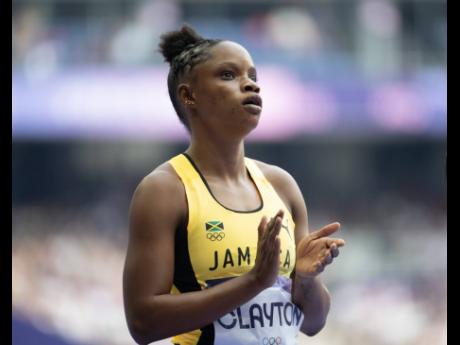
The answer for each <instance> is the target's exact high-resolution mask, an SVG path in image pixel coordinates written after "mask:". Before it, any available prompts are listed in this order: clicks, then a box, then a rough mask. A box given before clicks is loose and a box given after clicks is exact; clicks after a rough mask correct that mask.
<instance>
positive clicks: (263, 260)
mask: <svg viewBox="0 0 460 345" xmlns="http://www.w3.org/2000/svg"><path fill="white" fill-rule="evenodd" d="M283 216H284V212H283V211H282V210H280V211H278V213H277V214H276V216H275V217H274V218H272V219H271V220H270V221H269V222H267V217H265V216H264V217H262V219H261V221H260V224H259V228H258V232H259V237H258V242H257V256H256V262H255V264H254V267H253V268H252V270H251V271H250V272H249V273H250V274H253V275H254V277H255V279H256V282H257V284H259V285H260V286H261V288H267V287H270V286H272V285H273V284H274V283H275V281H276V278H277V277H278V273H279V266H280V239H279V237H278V235H279V233H280V229H281V222H282V221H283Z"/></svg>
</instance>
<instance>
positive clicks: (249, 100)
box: [241, 95, 262, 108]
mask: <svg viewBox="0 0 460 345" xmlns="http://www.w3.org/2000/svg"><path fill="white" fill-rule="evenodd" d="M241 103H242V104H243V105H254V106H257V107H259V108H262V98H261V97H260V96H259V95H252V96H249V97H246V98H245V99H244V100H243V102H241Z"/></svg>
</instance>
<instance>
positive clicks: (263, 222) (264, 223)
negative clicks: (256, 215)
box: [257, 216, 267, 241]
mask: <svg viewBox="0 0 460 345" xmlns="http://www.w3.org/2000/svg"><path fill="white" fill-rule="evenodd" d="M266 226H267V217H265V216H263V217H262V219H261V220H260V223H259V227H258V228H257V232H258V234H259V241H260V240H261V239H262V236H263V234H264V232H265V228H266Z"/></svg>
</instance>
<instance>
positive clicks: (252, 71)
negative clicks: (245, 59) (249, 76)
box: [217, 61, 257, 74]
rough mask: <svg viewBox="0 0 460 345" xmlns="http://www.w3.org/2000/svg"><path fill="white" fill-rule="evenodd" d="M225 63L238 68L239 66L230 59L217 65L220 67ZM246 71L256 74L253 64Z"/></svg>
mask: <svg viewBox="0 0 460 345" xmlns="http://www.w3.org/2000/svg"><path fill="white" fill-rule="evenodd" d="M226 65H227V66H232V67H233V68H235V69H240V66H238V65H237V64H236V63H234V62H231V61H226V62H222V63H220V64H219V65H218V66H217V67H218V68H220V67H222V66H226ZM248 72H249V73H254V74H257V71H256V68H255V67H254V66H251V67H249V69H248Z"/></svg>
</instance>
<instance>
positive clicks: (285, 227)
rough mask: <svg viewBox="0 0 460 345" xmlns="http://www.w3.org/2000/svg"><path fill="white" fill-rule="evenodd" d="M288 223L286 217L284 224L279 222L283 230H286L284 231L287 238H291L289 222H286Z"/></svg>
mask: <svg viewBox="0 0 460 345" xmlns="http://www.w3.org/2000/svg"><path fill="white" fill-rule="evenodd" d="M288 223H289V222H288V219H286V225H284V224H281V227H282V228H283V229H284V230H286V232H287V234H288V236H289V238H290V239H291V240H292V237H291V233H290V232H289V224H288Z"/></svg>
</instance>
